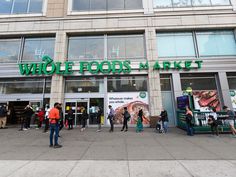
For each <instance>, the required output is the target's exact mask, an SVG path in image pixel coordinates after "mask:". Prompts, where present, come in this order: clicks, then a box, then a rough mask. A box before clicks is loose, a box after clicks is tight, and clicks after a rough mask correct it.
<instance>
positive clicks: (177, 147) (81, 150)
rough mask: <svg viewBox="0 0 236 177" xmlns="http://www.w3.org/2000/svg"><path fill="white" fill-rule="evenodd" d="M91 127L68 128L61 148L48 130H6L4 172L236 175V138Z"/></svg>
mask: <svg viewBox="0 0 236 177" xmlns="http://www.w3.org/2000/svg"><path fill="white" fill-rule="evenodd" d="M119 130H120V129H118V128H117V129H115V132H114V133H109V132H108V129H103V131H102V132H96V129H93V128H89V129H87V130H86V131H85V132H80V131H79V129H74V130H71V131H68V130H63V131H62V132H61V136H62V138H60V139H59V142H60V144H62V145H63V148H61V149H53V148H49V147H48V145H49V134H48V133H42V130H35V129H31V130H28V131H17V129H15V128H10V129H4V130H2V129H1V130H0V144H1V148H0V176H1V177H2V176H4V177H5V176H17V177H19V176H22V177H23V176H24V177H27V176H43V175H45V176H50V177H52V176H85V177H87V176H89V177H92V176H111V175H112V176H122V177H126V176H182V177H183V176H204V177H205V176H214V177H215V176H220V177H221V176H236V151H235V150H236V148H235V147H236V139H235V138H231V137H230V135H229V134H225V135H221V136H220V137H219V138H215V137H212V136H210V135H196V136H194V137H188V136H186V135H185V132H184V131H182V130H179V129H170V132H169V133H168V134H157V133H155V132H154V131H153V129H149V128H147V129H145V131H144V132H142V133H135V132H134V129H130V131H129V132H120V131H119Z"/></svg>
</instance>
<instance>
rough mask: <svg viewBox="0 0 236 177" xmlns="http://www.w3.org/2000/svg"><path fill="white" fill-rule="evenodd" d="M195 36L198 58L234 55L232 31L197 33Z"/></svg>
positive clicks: (234, 46)
mask: <svg viewBox="0 0 236 177" xmlns="http://www.w3.org/2000/svg"><path fill="white" fill-rule="evenodd" d="M196 36H197V42H198V50H199V55H200V56H221V55H222V56H226V55H236V41H235V36H234V33H233V31H216V32H198V33H197V34H196Z"/></svg>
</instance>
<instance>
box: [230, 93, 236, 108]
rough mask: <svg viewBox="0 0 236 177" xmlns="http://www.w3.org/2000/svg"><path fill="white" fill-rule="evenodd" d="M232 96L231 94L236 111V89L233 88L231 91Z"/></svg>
mask: <svg viewBox="0 0 236 177" xmlns="http://www.w3.org/2000/svg"><path fill="white" fill-rule="evenodd" d="M230 96H231V101H232V105H233V109H234V111H236V90H231V91H230Z"/></svg>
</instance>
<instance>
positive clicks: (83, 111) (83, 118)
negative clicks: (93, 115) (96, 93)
mask: <svg viewBox="0 0 236 177" xmlns="http://www.w3.org/2000/svg"><path fill="white" fill-rule="evenodd" d="M87 119H88V114H87V110H86V109H85V108H84V107H81V121H82V127H81V131H82V132H83V131H84V130H85V126H86V122H87Z"/></svg>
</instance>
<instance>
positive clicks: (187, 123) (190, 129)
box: [185, 106, 194, 136]
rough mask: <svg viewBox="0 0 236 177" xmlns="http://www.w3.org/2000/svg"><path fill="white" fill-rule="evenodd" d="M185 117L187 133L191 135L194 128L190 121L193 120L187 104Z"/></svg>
mask: <svg viewBox="0 0 236 177" xmlns="http://www.w3.org/2000/svg"><path fill="white" fill-rule="evenodd" d="M185 119H186V130H187V135H189V136H193V135H194V129H193V126H194V124H193V123H192V121H193V112H192V111H191V109H190V108H189V107H188V106H186V114H185Z"/></svg>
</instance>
